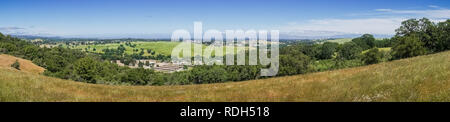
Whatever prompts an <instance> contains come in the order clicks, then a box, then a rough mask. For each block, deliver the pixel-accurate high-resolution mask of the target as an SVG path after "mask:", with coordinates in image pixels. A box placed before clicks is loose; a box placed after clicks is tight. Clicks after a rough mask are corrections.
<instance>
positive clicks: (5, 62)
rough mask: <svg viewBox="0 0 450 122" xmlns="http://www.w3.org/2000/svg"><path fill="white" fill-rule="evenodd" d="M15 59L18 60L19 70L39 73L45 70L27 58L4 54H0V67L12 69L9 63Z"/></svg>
mask: <svg viewBox="0 0 450 122" xmlns="http://www.w3.org/2000/svg"><path fill="white" fill-rule="evenodd" d="M16 60H18V61H19V64H20V70H21V71H24V72H31V73H37V74H39V73H42V72H44V70H45V69H44V68H42V67H40V66H37V65H35V64H33V62H31V61H29V60H25V59H21V58H17V57H14V56H10V55H6V54H1V55H0V67H1V68H6V69H13V68H12V67H11V64H13V63H14V62H15V61H16Z"/></svg>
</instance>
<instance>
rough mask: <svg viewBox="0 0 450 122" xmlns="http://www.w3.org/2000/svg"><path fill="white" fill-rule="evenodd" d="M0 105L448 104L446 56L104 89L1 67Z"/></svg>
mask: <svg viewBox="0 0 450 122" xmlns="http://www.w3.org/2000/svg"><path fill="white" fill-rule="evenodd" d="M0 101H98V102H100V101H150V102H153V101H163V102H164V101H193V102H199V101H201V102H207V101H214V102H238V101H240V102H242V101H243V102H252V101H259V102H268V101H274V102H279V101H281V102H284V101H447V102H448V101H450V52H443V53H438V54H433V55H427V56H419V57H415V58H409V59H403V60H397V61H393V62H387V63H381V64H375V65H369V66H363V67H357V68H349V69H342V70H335V71H327V72H318V73H311V74H305V75H296V76H287V77H277V78H269V79H261V80H251V81H244V82H228V83H218V84H202V85H184V86H109V85H97V84H86V83H80V82H74V81H69V80H61V79H57V78H51V77H46V76H42V75H37V74H33V73H28V72H21V71H17V70H13V69H9V68H6V69H5V68H0Z"/></svg>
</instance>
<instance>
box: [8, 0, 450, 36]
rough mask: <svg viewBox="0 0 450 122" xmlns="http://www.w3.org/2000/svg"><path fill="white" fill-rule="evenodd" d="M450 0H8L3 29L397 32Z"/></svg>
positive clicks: (435, 16) (443, 10) (437, 16)
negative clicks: (195, 27) (403, 24)
mask: <svg viewBox="0 0 450 122" xmlns="http://www.w3.org/2000/svg"><path fill="white" fill-rule="evenodd" d="M449 8H450V0H327V1H325V0H309V1H303V0H270V1H269V0H264V1H263V0H2V1H0V32H2V33H6V34H15V35H38V36H61V37H97V38H116V37H131V38H140V37H141V38H152V37H155V38H156V37H158V38H159V37H170V34H171V33H172V32H173V31H174V30H177V29H186V30H190V31H192V30H193V23H194V22H202V23H203V29H204V30H208V29H217V30H219V31H225V30H237V29H242V30H250V29H254V30H279V31H280V34H281V35H283V36H285V37H292V38H296V37H298V38H301V37H305V36H317V37H322V36H335V35H344V34H363V33H371V34H380V35H393V34H395V31H394V30H395V29H396V28H398V27H399V26H400V23H401V21H404V20H406V19H409V18H422V17H427V18H429V19H431V20H433V21H435V22H438V21H443V20H445V19H449V18H450V9H449Z"/></svg>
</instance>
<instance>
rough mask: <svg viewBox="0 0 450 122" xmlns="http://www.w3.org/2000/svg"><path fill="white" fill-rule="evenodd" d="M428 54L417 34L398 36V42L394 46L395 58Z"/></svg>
mask: <svg viewBox="0 0 450 122" xmlns="http://www.w3.org/2000/svg"><path fill="white" fill-rule="evenodd" d="M424 54H426V48H425V47H424V46H423V43H422V42H421V41H420V40H419V38H418V37H417V36H414V35H412V36H402V37H396V43H395V45H394V47H393V48H392V56H393V58H394V59H401V58H408V57H413V56H419V55H424Z"/></svg>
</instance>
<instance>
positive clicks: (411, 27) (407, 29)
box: [395, 18, 439, 52]
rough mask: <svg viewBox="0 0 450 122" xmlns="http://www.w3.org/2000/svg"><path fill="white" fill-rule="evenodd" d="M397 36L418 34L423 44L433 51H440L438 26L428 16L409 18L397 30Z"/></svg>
mask: <svg viewBox="0 0 450 122" xmlns="http://www.w3.org/2000/svg"><path fill="white" fill-rule="evenodd" d="M395 31H396V36H416V37H417V38H418V40H419V41H421V42H422V44H423V46H424V47H426V48H427V49H428V50H429V51H431V52H437V51H439V50H438V49H437V48H438V46H439V44H438V42H439V40H438V28H437V26H436V25H435V24H434V23H433V22H431V21H430V20H429V19H427V18H422V19H419V20H417V19H409V20H406V21H403V22H402V25H401V26H400V27H399V28H398V29H396V30H395Z"/></svg>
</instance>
